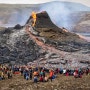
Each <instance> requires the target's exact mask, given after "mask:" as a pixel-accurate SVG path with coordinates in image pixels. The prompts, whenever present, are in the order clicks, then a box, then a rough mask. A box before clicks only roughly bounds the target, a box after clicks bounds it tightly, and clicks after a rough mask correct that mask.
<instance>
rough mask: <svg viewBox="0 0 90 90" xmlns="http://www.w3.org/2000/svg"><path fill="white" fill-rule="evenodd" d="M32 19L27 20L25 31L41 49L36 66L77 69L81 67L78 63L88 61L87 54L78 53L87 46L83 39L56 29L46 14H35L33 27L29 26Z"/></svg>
mask: <svg viewBox="0 0 90 90" xmlns="http://www.w3.org/2000/svg"><path fill="white" fill-rule="evenodd" d="M32 19H34V18H32V16H31V17H30V18H29V19H28V21H27V23H26V24H27V28H26V31H27V33H28V34H29V36H30V38H32V40H33V41H34V42H35V43H36V44H37V45H38V46H40V47H41V50H40V52H41V53H42V54H41V55H40V56H39V58H38V59H37V60H36V63H38V62H39V63H38V64H40V63H41V64H44V65H46V66H48V67H49V64H53V65H52V66H56V67H58V66H60V65H61V64H62V65H61V66H62V67H64V66H65V67H66V66H70V67H74V66H75V67H76V66H77V67H79V66H80V65H82V64H80V61H86V60H88V58H89V54H87V55H82V51H80V50H81V49H84V48H85V49H86V46H89V44H86V43H87V42H86V41H85V40H84V39H82V38H80V37H79V36H78V35H76V34H74V33H71V32H68V31H67V30H66V29H65V28H63V29H61V28H58V27H57V26H56V25H54V24H53V23H52V22H51V20H50V18H49V16H48V14H47V13H46V12H41V13H37V14H36V23H35V25H34V27H32V25H31V23H32ZM84 45H86V46H84ZM87 49H88V47H87ZM66 51H67V52H66ZM75 51H78V52H75ZM71 52H75V53H71ZM88 61H90V60H88ZM54 64H55V65H54ZM75 64H76V65H75ZM71 65H72V66H71ZM87 65H88V64H87ZM87 65H84V66H87ZM50 67H51V65H50Z"/></svg>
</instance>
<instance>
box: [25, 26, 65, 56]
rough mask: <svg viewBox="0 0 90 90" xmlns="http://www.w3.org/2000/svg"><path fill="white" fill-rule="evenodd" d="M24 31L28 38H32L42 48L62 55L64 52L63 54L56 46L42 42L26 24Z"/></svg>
mask: <svg viewBox="0 0 90 90" xmlns="http://www.w3.org/2000/svg"><path fill="white" fill-rule="evenodd" d="M26 32H27V33H28V34H29V36H30V38H32V40H33V41H34V42H35V43H36V44H37V45H39V46H40V47H42V48H43V50H45V51H48V52H51V53H56V54H58V55H60V56H62V57H64V56H65V55H64V54H65V53H64V54H63V51H60V50H57V49H56V48H54V47H53V46H50V45H48V44H45V43H44V42H42V41H41V40H39V39H38V37H37V36H35V35H33V34H32V33H31V31H30V26H26Z"/></svg>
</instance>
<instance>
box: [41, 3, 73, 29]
mask: <svg viewBox="0 0 90 90" xmlns="http://www.w3.org/2000/svg"><path fill="white" fill-rule="evenodd" d="M40 11H47V13H48V14H49V16H50V18H51V20H52V21H53V22H54V24H56V25H57V26H59V27H65V28H68V29H70V28H71V27H70V26H71V23H72V21H71V19H70V18H71V17H70V13H71V11H70V9H69V8H67V7H66V5H65V4H64V3H58V2H52V3H48V4H44V5H42V6H41V9H40Z"/></svg>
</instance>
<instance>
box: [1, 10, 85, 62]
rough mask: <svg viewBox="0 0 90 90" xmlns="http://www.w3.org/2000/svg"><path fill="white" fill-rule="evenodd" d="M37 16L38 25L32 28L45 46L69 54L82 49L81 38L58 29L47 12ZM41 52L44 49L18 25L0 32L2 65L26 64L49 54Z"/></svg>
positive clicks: (29, 20) (29, 22)
mask: <svg viewBox="0 0 90 90" xmlns="http://www.w3.org/2000/svg"><path fill="white" fill-rule="evenodd" d="M36 16H37V20H36V24H35V27H32V28H34V30H36V31H37V32H38V33H39V34H38V35H37V36H38V37H40V38H42V37H43V38H44V39H45V44H49V45H51V46H53V47H55V48H56V49H58V50H63V51H67V52H73V51H77V50H80V49H81V48H82V46H81V45H82V43H85V41H84V40H83V39H81V38H79V36H78V35H76V34H74V33H70V32H68V31H65V28H64V29H62V28H58V27H57V26H56V25H54V24H53V23H52V21H51V20H50V17H49V16H48V14H47V13H46V12H41V13H37V14H36ZM31 19H32V17H31V16H30V18H29V19H28V21H27V23H26V24H30V25H31ZM15 29H18V30H15ZM1 32H2V33H1ZM40 50H41V51H42V47H40V46H38V45H37V44H36V42H34V41H33V40H32V39H31V37H30V36H29V35H28V34H27V33H26V31H25V27H23V28H21V26H19V25H16V26H15V27H14V28H7V29H4V30H3V31H0V63H7V62H12V61H15V62H16V63H20V64H22V63H24V64H25V63H27V62H30V61H33V60H37V59H38V58H39V57H44V56H45V54H47V52H44V51H42V52H40ZM44 53H45V54H44Z"/></svg>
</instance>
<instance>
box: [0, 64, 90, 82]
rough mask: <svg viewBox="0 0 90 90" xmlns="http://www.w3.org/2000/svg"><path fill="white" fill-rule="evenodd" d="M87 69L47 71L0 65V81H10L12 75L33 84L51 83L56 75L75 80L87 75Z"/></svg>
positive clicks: (88, 70)
mask: <svg viewBox="0 0 90 90" xmlns="http://www.w3.org/2000/svg"><path fill="white" fill-rule="evenodd" d="M89 73H90V69H89V68H79V69H65V68H64V69H63V68H53V69H50V68H49V69H47V68H44V67H30V66H16V65H15V66H5V65H0V80H4V79H6V78H8V79H11V78H12V76H13V74H21V76H23V78H24V79H26V80H33V82H34V83H37V82H48V81H49V80H50V81H51V82H52V80H53V79H55V78H56V77H57V75H59V74H62V75H64V76H74V77H75V78H82V76H83V75H84V74H86V75H89Z"/></svg>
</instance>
